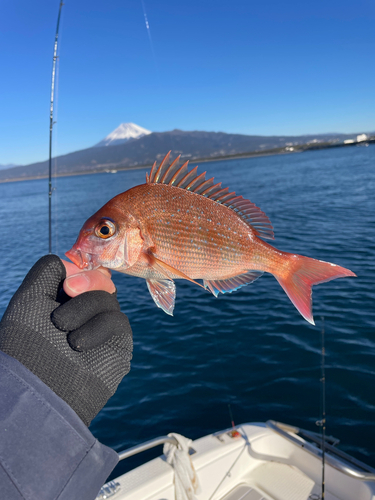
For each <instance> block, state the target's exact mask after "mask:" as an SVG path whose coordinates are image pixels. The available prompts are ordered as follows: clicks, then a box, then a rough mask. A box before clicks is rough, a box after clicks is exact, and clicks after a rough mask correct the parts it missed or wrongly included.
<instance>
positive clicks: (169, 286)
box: [146, 279, 176, 316]
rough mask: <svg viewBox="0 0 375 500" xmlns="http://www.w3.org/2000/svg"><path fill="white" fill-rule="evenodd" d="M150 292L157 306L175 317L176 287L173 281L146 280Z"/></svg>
mask: <svg viewBox="0 0 375 500" xmlns="http://www.w3.org/2000/svg"><path fill="white" fill-rule="evenodd" d="M146 283H147V287H148V290H149V292H150V294H151V297H152V298H153V299H154V302H155V304H156V305H157V306H158V307H160V308H161V309H163V311H164V312H166V313H167V314H169V315H170V316H173V309H174V301H175V298H176V286H175V284H174V282H173V281H172V280H152V279H149V280H146Z"/></svg>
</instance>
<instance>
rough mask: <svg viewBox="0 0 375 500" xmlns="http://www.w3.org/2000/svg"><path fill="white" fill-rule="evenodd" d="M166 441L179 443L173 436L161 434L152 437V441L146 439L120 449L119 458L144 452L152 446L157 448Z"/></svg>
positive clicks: (122, 458)
mask: <svg viewBox="0 0 375 500" xmlns="http://www.w3.org/2000/svg"><path fill="white" fill-rule="evenodd" d="M164 443H171V444H174V445H176V446H177V444H178V443H177V441H176V439H175V438H173V437H170V436H159V437H157V438H154V439H151V440H150V441H146V442H145V443H142V444H139V445H137V446H133V447H132V448H128V449H127V450H124V451H120V453H119V454H118V456H119V460H124V459H125V458H128V457H132V456H133V455H137V454H138V453H142V451H146V450H150V449H151V448H155V446H159V445H160V444H164Z"/></svg>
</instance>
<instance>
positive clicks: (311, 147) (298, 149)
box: [0, 138, 375, 184]
mask: <svg viewBox="0 0 375 500" xmlns="http://www.w3.org/2000/svg"><path fill="white" fill-rule="evenodd" d="M369 144H375V138H370V139H367V140H365V141H363V142H353V143H348V144H343V143H339V144H332V143H315V144H301V145H296V146H293V147H292V148H290V149H289V150H286V148H285V146H284V147H282V148H274V149H269V150H265V151H249V152H247V153H238V154H235V155H225V156H218V157H216V158H212V157H209V158H188V157H186V156H185V157H184V158H182V160H183V161H187V160H189V162H194V163H208V162H212V161H225V160H236V159H242V158H243V159H245V158H257V157H263V156H276V155H288V154H295V153H304V152H307V151H316V150H320V149H331V148H340V147H351V146H362V147H363V146H366V145H369ZM151 166H152V164H151V163H150V164H144V165H133V166H129V167H121V166H119V167H115V166H113V168H110V167H107V168H103V169H101V170H90V171H87V172H82V171H81V172H65V173H57V174H54V175H53V177H54V178H57V177H75V176H78V175H95V174H106V173H108V174H109V173H117V172H123V171H125V170H143V169H147V168H150V167H151ZM40 179H48V174H45V175H38V176H31V177H18V178H17V177H16V178H14V179H4V180H0V184H5V183H9V182H22V181H34V180H40Z"/></svg>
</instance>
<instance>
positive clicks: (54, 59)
mask: <svg viewBox="0 0 375 500" xmlns="http://www.w3.org/2000/svg"><path fill="white" fill-rule="evenodd" d="M63 5H64V4H63V2H62V0H61V1H60V7H59V15H58V17H57V26H56V33H55V44H54V49H53V63H52V81H51V104H50V114H49V163H48V241H49V245H48V249H49V250H48V251H49V253H50V254H51V253H52V192H53V189H52V130H53V125H54V121H53V105H54V98H55V77H56V62H57V58H58V56H57V42H58V39H59V27H60V18H61V9H62V6H63Z"/></svg>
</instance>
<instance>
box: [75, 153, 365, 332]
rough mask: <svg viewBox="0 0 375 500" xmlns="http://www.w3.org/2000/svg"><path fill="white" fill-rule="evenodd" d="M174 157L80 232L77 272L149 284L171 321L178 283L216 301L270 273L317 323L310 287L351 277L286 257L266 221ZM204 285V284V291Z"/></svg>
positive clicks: (329, 267) (331, 266) (320, 264)
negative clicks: (107, 273) (107, 272)
mask: <svg viewBox="0 0 375 500" xmlns="http://www.w3.org/2000/svg"><path fill="white" fill-rule="evenodd" d="M178 160H179V157H178V158H176V160H174V161H173V163H172V164H171V165H169V153H168V154H167V156H166V157H165V158H164V160H163V161H162V162H161V164H160V165H159V167H158V166H157V165H156V162H155V163H154V165H153V167H152V169H151V172H150V174H149V175H148V174H146V181H147V182H146V184H142V185H139V186H135V187H133V188H132V189H129V190H128V191H126V192H125V193H121V194H119V195H117V196H115V197H114V198H113V199H112V200H110V201H109V202H108V203H107V204H106V205H104V206H103V207H102V208H101V209H100V210H98V212H96V213H95V214H94V215H93V216H92V217H90V218H89V219H88V220H87V221H86V223H85V224H84V225H83V227H82V229H81V231H80V234H79V236H78V239H77V241H76V243H75V244H74V246H73V247H72V249H71V250H69V252H67V253H66V255H67V257H69V258H70V259H71V260H72V261H73V262H74V263H75V264H76V265H77V266H79V267H80V268H82V269H83V268H86V269H95V268H96V267H99V266H104V267H107V268H110V269H114V270H116V271H120V272H122V273H126V274H130V275H133V276H139V277H141V278H144V279H145V280H146V282H147V286H148V289H149V291H150V294H151V296H152V298H153V299H154V301H155V303H156V305H157V306H158V307H160V308H162V309H163V310H164V311H165V312H166V313H167V314H170V315H172V314H173V309H174V302H175V295H176V288H175V284H174V281H173V280H175V279H178V278H182V279H186V280H189V281H193V282H194V283H196V284H198V285H199V283H197V282H196V281H195V280H197V279H201V280H203V286H204V288H206V289H208V290H210V291H211V292H212V293H213V294H214V295H215V296H217V295H218V293H219V292H221V293H225V292H233V291H234V290H237V289H238V288H240V287H242V286H245V285H248V284H249V283H251V282H253V281H254V280H256V279H257V278H259V277H260V276H261V275H262V274H263V273H264V272H268V273H271V274H273V275H274V276H275V278H276V279H277V281H278V282H279V283H280V285H281V286H282V287H283V289H284V290H285V292H286V294H287V295H288V297H289V298H290V300H291V301H292V303H293V304H294V305H295V307H296V308H297V309H298V311H299V312H300V313H301V315H302V316H303V317H304V318H305V319H306V320H307V321H309V322H310V323H311V324H314V320H313V315H312V299H311V292H312V290H311V287H312V285H316V284H317V283H323V282H324V281H330V280H332V279H335V278H342V277H345V276H355V274H354V273H352V272H351V271H349V270H348V269H345V268H343V267H340V266H337V265H336V264H330V263H329V262H323V261H320V260H315V259H311V258H309V257H303V256H301V255H296V254H291V253H287V252H282V251H280V250H277V249H276V248H274V247H272V246H271V245H269V244H268V243H266V242H265V241H263V240H264V239H274V235H273V229H272V225H271V222H270V220H269V219H268V217H267V216H266V215H265V214H264V213H263V212H262V211H261V210H260V209H259V208H258V207H256V206H255V205H254V204H253V203H251V201H249V200H246V199H244V198H243V197H242V196H237V195H236V194H235V193H234V192H229V189H228V188H225V189H222V188H221V183H218V184H215V183H214V180H213V178H211V179H209V180H206V179H205V173H206V172H204V173H203V174H200V175H198V174H197V168H198V167H195V168H194V169H193V170H191V171H188V162H186V163H185V164H184V165H182V167H179V164H178ZM200 286H202V285H200Z"/></svg>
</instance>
